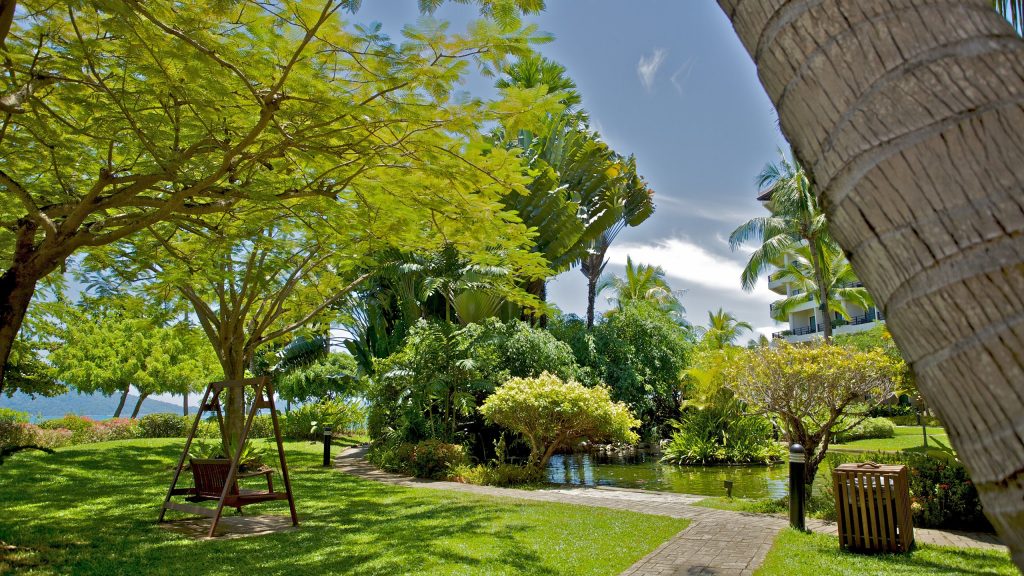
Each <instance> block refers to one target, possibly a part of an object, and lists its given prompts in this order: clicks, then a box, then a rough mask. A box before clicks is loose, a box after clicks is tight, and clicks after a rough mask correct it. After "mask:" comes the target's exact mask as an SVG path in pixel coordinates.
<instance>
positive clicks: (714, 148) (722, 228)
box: [350, 0, 788, 334]
mask: <svg viewBox="0 0 1024 576" xmlns="http://www.w3.org/2000/svg"><path fill="white" fill-rule="evenodd" d="M547 4H548V6H547V10H546V11H545V12H544V13H542V14H538V15H534V16H531V17H529V18H528V21H529V22H532V23H535V24H537V25H538V27H539V29H540V30H541V31H544V32H548V33H550V34H553V35H554V40H553V41H552V42H550V43H547V44H544V45H541V46H539V47H538V51H539V52H541V53H542V54H543V55H544V56H546V57H548V58H550V59H552V60H555V61H557V62H559V63H560V64H562V65H563V66H565V67H566V69H567V72H568V74H569V76H571V77H572V78H573V80H575V82H576V84H577V86H578V88H579V92H580V93H581V95H582V97H583V108H585V109H586V110H587V112H588V113H589V114H590V118H591V124H592V127H593V128H595V129H596V130H597V131H598V132H600V133H601V135H602V137H603V138H604V140H605V141H606V142H607V143H608V144H609V145H610V146H611V147H612V148H613V149H614V150H615V151H616V152H618V153H620V154H623V155H629V154H635V155H636V158H637V166H638V168H639V171H640V173H641V174H642V175H643V176H644V177H645V178H646V179H647V182H648V183H649V184H650V186H651V188H653V189H654V191H655V196H654V198H655V204H656V207H657V208H656V211H655V213H654V215H653V216H651V217H650V218H649V219H648V220H647V221H646V222H644V223H643V224H642V225H640V226H638V227H636V228H627V229H626V230H624V231H623V232H622V233H621V234H619V236H618V238H617V240H616V242H615V244H613V245H612V247H611V249H610V251H609V257H610V263H609V265H608V268H607V271H608V272H610V273H614V274H622V272H623V269H624V266H625V262H626V257H627V256H631V257H632V258H633V261H634V262H636V263H644V264H655V265H659V266H661V267H663V268H664V269H665V271H666V273H667V275H668V278H669V282H670V283H671V285H672V287H673V288H675V289H678V290H685V294H684V295H683V298H682V301H683V305H684V306H685V307H686V310H687V318H688V319H689V321H690V322H691V323H693V324H697V325H703V324H706V323H707V318H708V311H713V310H717V309H718V308H719V307H721V308H724V309H725V310H727V311H730V312H732V313H733V314H735V315H736V316H737V317H738V318H739V319H741V320H745V321H747V322H749V323H750V324H752V325H753V326H754V327H755V328H756V329H758V330H759V331H761V332H763V333H765V334H770V333H771V332H773V331H778V330H780V329H782V328H781V327H779V326H778V325H777V324H776V323H775V322H774V321H773V320H772V319H771V317H770V315H769V313H768V304H769V303H770V302H771V301H772V300H774V299H776V298H777V296H774V295H773V294H772V292H770V291H769V290H768V288H767V282H766V281H765V280H762V281H761V283H760V284H759V285H758V286H757V287H756V288H755V290H753V291H752V292H749V293H747V292H744V291H743V290H742V289H741V287H740V272H741V270H742V268H743V266H744V264H745V263H746V258H747V256H748V254H749V249H748V250H743V248H742V247H741V248H740V249H739V250H737V251H735V252H734V251H732V250H730V248H729V246H728V238H729V234H730V233H731V232H732V231H733V230H734V229H735V228H736V227H737V226H739V225H740V224H742V223H743V222H745V221H746V220H748V219H750V218H751V217H753V216H757V215H763V214H764V213H765V211H764V208H762V207H761V205H760V204H759V203H758V202H757V201H756V200H755V198H756V196H757V193H758V192H757V187H756V185H755V183H754V179H755V177H756V176H757V174H758V172H760V171H761V169H762V168H763V167H764V165H765V163H767V162H770V161H774V160H776V159H777V158H778V155H779V150H780V149H782V150H787V149H788V145H787V144H786V141H785V140H784V139H783V137H782V134H781V133H780V132H779V129H778V125H777V118H776V116H775V111H774V109H773V108H772V105H771V102H770V101H769V99H768V97H767V95H766V94H765V92H764V89H763V88H762V87H761V84H760V83H759V82H758V79H757V74H756V71H755V68H754V65H753V62H752V61H751V59H750V57H749V56H748V55H747V53H746V52H745V50H744V49H743V47H742V45H741V44H740V42H739V39H738V38H737V37H736V34H735V33H734V32H733V30H732V26H731V25H730V24H729V21H728V19H727V18H726V17H725V15H724V14H723V13H722V11H721V9H719V8H718V6H717V4H716V3H715V2H713V1H711V0H700V1H698V0H683V1H680V0H631V1H630V2H628V3H624V2H621V1H620V0H618V1H614V0H586V1H581V0H548V2H547ZM474 15H475V9H474V8H472V7H467V6H461V5H456V4H452V3H449V4H446V5H444V6H443V7H442V8H441V9H440V10H439V11H438V13H437V14H436V15H435V17H436V18H438V19H444V20H450V21H451V22H452V29H453V30H456V29H460V27H462V26H464V24H465V22H466V21H467V19H468V18H471V17H473V16H474ZM417 17H418V14H417V12H416V3H415V2H413V1H412V0H367V1H364V2H363V6H362V8H361V9H360V11H359V12H358V13H357V14H355V15H354V16H351V17H350V19H351V20H352V21H355V22H369V21H379V22H381V23H382V24H383V25H384V29H385V31H388V32H389V33H390V34H392V36H393V37H394V38H395V39H398V35H399V31H400V29H401V25H402V24H404V23H407V22H412V21H415V19H416V18H417ZM482 82H483V81H479V82H477V81H475V80H474V81H470V82H469V83H467V86H466V89H467V90H469V91H471V92H474V93H478V92H480V91H485V90H487V89H488V87H487V86H486V85H483V84H482ZM548 296H549V299H550V300H551V301H553V302H554V303H555V304H557V305H558V307H559V308H560V309H561V310H562V311H563V312H568V313H575V314H579V315H581V316H582V315H584V314H585V312H586V305H587V301H586V281H585V278H584V277H583V275H582V274H581V273H580V272H579V270H570V271H568V272H565V273H563V274H561V275H560V276H559V277H557V278H556V279H555V280H554V281H552V282H551V283H550V284H549V287H548ZM606 297H607V295H602V296H599V297H598V310H602V309H607V308H608V303H607V301H606Z"/></svg>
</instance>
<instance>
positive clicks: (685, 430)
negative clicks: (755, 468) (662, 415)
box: [662, 388, 785, 465]
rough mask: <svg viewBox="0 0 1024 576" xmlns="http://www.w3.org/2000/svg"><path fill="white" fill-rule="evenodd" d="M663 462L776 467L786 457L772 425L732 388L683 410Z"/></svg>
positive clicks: (722, 389)
mask: <svg viewBox="0 0 1024 576" xmlns="http://www.w3.org/2000/svg"><path fill="white" fill-rule="evenodd" d="M674 426H675V429H676V430H675V432H674V433H673V434H672V438H671V440H669V442H668V444H667V445H666V446H665V449H664V456H663V457H662V462H668V463H671V464H699V465H704V464H723V463H729V464H735V463H739V464H772V463H774V462H778V461H779V460H780V459H781V458H782V457H783V456H784V455H785V448H783V447H782V445H780V444H779V443H778V442H776V440H775V438H774V434H773V428H772V423H771V421H769V420H768V419H767V418H764V417H763V416H760V415H757V414H750V413H747V411H746V407H745V406H744V404H743V403H742V402H740V401H739V400H738V399H736V397H735V395H734V393H733V392H732V391H731V390H729V389H728V388H721V389H719V391H718V392H717V393H716V394H715V395H714V397H713V398H712V399H711V401H710V402H708V403H706V404H704V405H700V406H697V405H692V406H687V407H686V408H684V409H683V412H682V415H681V416H680V417H679V421H678V422H675V423H674Z"/></svg>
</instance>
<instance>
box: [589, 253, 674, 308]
mask: <svg viewBox="0 0 1024 576" xmlns="http://www.w3.org/2000/svg"><path fill="white" fill-rule="evenodd" d="M606 288H611V289H612V290H613V291H614V292H615V295H614V296H612V297H610V298H608V302H609V303H610V304H614V305H615V307H616V308H617V309H619V310H621V309H622V308H624V307H625V306H627V305H629V304H632V303H636V302H647V303H649V304H653V305H654V306H656V307H658V308H659V309H661V310H662V311H664V312H665V313H666V314H668V315H670V316H671V317H672V318H673V319H674V320H676V321H677V322H680V323H682V322H684V320H683V314H685V313H686V309H685V308H683V305H682V303H681V302H680V301H679V298H680V296H682V295H683V291H682V290H673V289H672V287H671V286H669V284H668V280H667V279H666V278H665V269H664V268H662V267H661V266H651V265H648V264H636V265H634V264H633V259H632V258H630V257H629V256H627V257H626V275H625V276H624V277H622V276H615V275H611V276H605V277H603V278H602V279H601V281H600V282H599V283H598V291H599V292H602V291H604V290H605V289H606Z"/></svg>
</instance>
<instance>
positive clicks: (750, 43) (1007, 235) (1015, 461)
mask: <svg viewBox="0 0 1024 576" xmlns="http://www.w3.org/2000/svg"><path fill="white" fill-rule="evenodd" d="M719 4H720V5H721V7H722V9H723V11H724V12H725V14H726V16H727V17H728V18H729V19H730V20H731V21H732V22H733V25H734V26H735V29H736V32H737V33H738V35H739V37H740V39H741V40H742V42H743V44H744V45H745V46H746V48H747V50H748V51H749V53H750V54H751V55H752V56H753V57H754V61H755V63H756V65H757V69H758V73H759V75H760V78H761V82H762V84H763V85H764V87H765V90H766V92H767V94H768V96H769V98H770V99H771V100H772V102H773V103H774V104H775V108H776V110H777V111H778V115H779V124H780V126H781V128H782V131H783V133H784V134H785V136H786V138H787V139H788V140H789V142H790V143H792V145H793V149H794V150H795V151H796V153H797V156H798V157H799V159H800V162H801V164H802V165H803V166H805V167H807V169H808V171H809V172H810V173H812V174H813V179H814V184H815V187H816V189H817V192H818V194H819V196H820V197H821V203H822V205H823V206H824V207H825V209H826V212H827V213H828V216H829V218H830V221H831V223H830V226H831V228H832V231H833V233H834V235H835V238H836V240H837V242H838V243H839V244H840V245H841V246H842V247H843V250H844V251H845V252H846V254H847V256H848V258H849V260H850V262H851V263H852V264H853V267H854V269H855V270H856V271H857V276H858V277H859V278H860V279H861V280H863V281H864V284H865V285H866V286H867V288H868V289H869V290H870V291H871V294H872V295H873V296H874V298H875V301H876V302H877V303H878V305H879V306H880V307H881V309H882V310H883V311H884V312H885V315H886V320H887V325H888V327H889V330H890V331H891V332H892V335H893V338H894V339H895V341H896V343H897V344H898V345H899V347H900V350H901V351H902V352H903V354H904V355H905V357H906V358H907V361H908V363H909V364H911V365H912V366H913V368H914V373H915V376H916V381H917V383H918V386H919V388H920V390H921V392H922V393H923V394H924V396H925V397H926V399H927V400H928V402H929V404H930V405H931V407H932V408H934V409H935V410H936V411H937V412H938V414H939V416H940V417H942V419H943V421H944V422H945V424H946V429H947V431H948V432H949V437H950V441H951V442H952V443H953V446H954V447H955V448H956V451H957V455H958V457H960V458H961V459H962V460H963V461H964V463H965V464H966V466H967V468H968V469H969V470H970V472H971V479H972V482H973V483H974V485H975V486H976V487H977V488H978V492H979V494H980V495H981V499H982V502H983V504H984V506H985V515H986V516H987V517H988V518H989V519H990V520H991V521H992V523H993V524H994V525H995V527H996V529H997V530H998V531H999V533H1000V536H1001V537H1002V540H1003V542H1004V543H1006V544H1007V545H1008V546H1009V547H1010V551H1011V553H1012V554H1013V558H1014V561H1015V562H1016V564H1017V565H1018V566H1020V567H1024V436H1022V435H1021V434H1020V422H1021V414H1022V413H1024V401H1022V400H1021V398H1022V397H1024V379H1022V378H1021V374H1022V373H1024V356H1021V354H1020V353H1019V351H1020V350H1022V349H1024V330H1022V326H1024V299H1021V298H1020V291H1019V290H1018V289H1014V288H1011V287H1014V286H1018V287H1019V286H1024V257H1022V254H1024V233H1022V232H1024V218H1022V217H1021V214H1022V212H1024V208H1022V204H1024V196H1022V194H1021V190H1024V170H1022V169H1021V166H1022V165H1021V162H1020V158H1021V157H1024V140H1021V138H1020V137H1019V135H1020V134H1022V133H1024V114H1022V113H1021V104H1020V99H1019V95H1020V94H1024V58H1021V54H1022V53H1024V42H1022V41H1021V39H1020V37H1019V36H1018V34H1017V32H1016V30H1014V28H1013V27H1012V26H1011V25H1009V24H1008V23H1007V22H1006V20H1004V19H1003V18H1001V17H999V16H998V15H996V14H995V12H993V11H992V3H991V2H990V1H988V0H964V1H962V2H954V3H949V2H945V1H939V0H921V1H915V2H914V3H913V7H912V8H910V9H908V5H907V4H904V3H899V2H889V1H887V0H861V1H859V2H856V3H850V2H846V1H842V0H822V1H819V2H803V1H800V0H785V1H779V2H773V3H772V4H771V9H770V10H766V9H765V5H764V3H762V2H742V1H739V0H719ZM1018 13H1019V3H1018ZM965 78H969V79H970V80H969V82H968V81H965V80H964V79H965Z"/></svg>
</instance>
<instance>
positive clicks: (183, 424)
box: [139, 413, 193, 438]
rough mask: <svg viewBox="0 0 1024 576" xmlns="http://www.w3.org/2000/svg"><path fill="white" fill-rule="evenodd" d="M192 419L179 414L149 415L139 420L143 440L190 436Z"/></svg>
mask: <svg viewBox="0 0 1024 576" xmlns="http://www.w3.org/2000/svg"><path fill="white" fill-rule="evenodd" d="M192 420H193V419H192V418H189V417H186V416H179V415H177V414H167V413H163V414H147V415H146V416H143V417H142V418H140V419H139V428H141V430H142V437H143V438H181V437H183V436H186V435H188V432H189V430H190V429H191V428H190V426H191V425H192Z"/></svg>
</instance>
